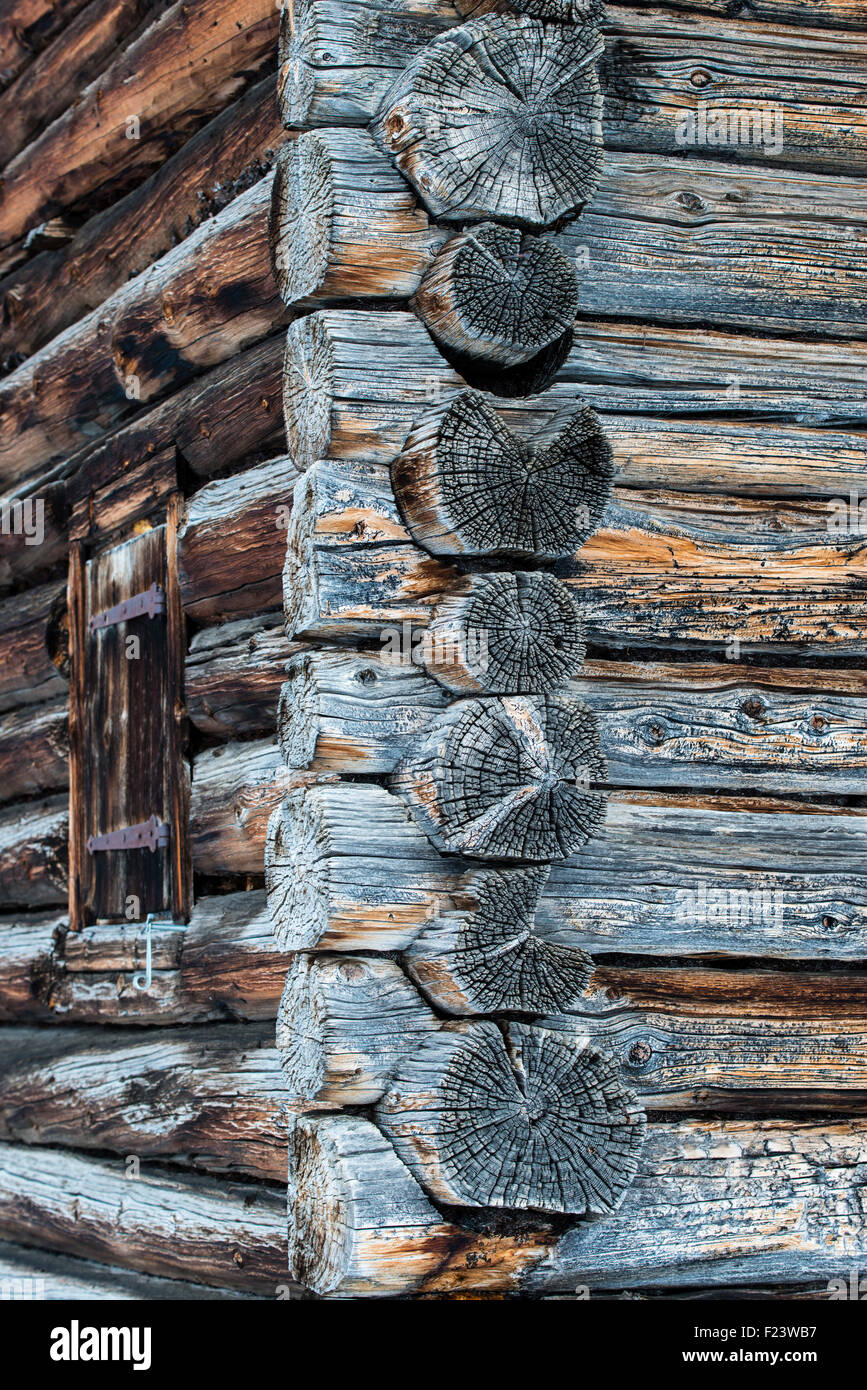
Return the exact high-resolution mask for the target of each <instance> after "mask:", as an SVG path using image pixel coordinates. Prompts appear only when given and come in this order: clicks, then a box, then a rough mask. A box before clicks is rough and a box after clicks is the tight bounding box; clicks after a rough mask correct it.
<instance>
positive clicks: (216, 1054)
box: [0, 1023, 286, 1182]
mask: <svg viewBox="0 0 867 1390" xmlns="http://www.w3.org/2000/svg"><path fill="white" fill-rule="evenodd" d="M95 1034H96V1035H95ZM0 1057H2V1064H3V1076H4V1088H3V1097H2V1101H0V1138H2V1140H4V1141H6V1142H13V1143H24V1144H34V1143H38V1144H40V1145H41V1144H53V1145H57V1146H58V1147H61V1146H62V1147H67V1148H69V1147H72V1148H76V1149H82V1148H84V1149H103V1150H107V1151H110V1152H113V1153H117V1154H124V1155H135V1156H136V1157H138V1158H140V1159H146V1158H160V1157H171V1158H173V1159H175V1160H177V1161H181V1162H187V1163H189V1164H191V1165H192V1166H194V1167H197V1168H203V1169H211V1170H215V1171H219V1172H224V1171H228V1172H236V1173H246V1174H249V1175H251V1176H253V1177H258V1178H267V1179H270V1180H272V1181H274V1182H283V1181H285V1177H286V1133H285V1124H284V1121H283V1102H284V1098H285V1090H284V1081H283V1078H282V1076H281V1072H280V1066H279V1063H278V1059H277V1053H276V1050H275V1048H274V1036H273V1027H272V1025H271V1024H270V1023H268V1024H262V1025H258V1026H256V1025H252V1026H250V1027H248V1028H243V1029H242V1028H239V1027H238V1026H237V1025H236V1024H224V1025H220V1026H217V1027H210V1028H193V1029H186V1028H183V1029H159V1030H158V1031H154V1030H150V1031H149V1032H148V1033H147V1034H146V1035H145V1036H144V1038H143V1039H142V1038H141V1034H137V1033H136V1031H135V1030H132V1031H131V1030H129V1029H123V1030H115V1029H111V1028H100V1029H99V1030H94V1029H90V1028H64V1029H56V1028H55V1029H46V1028H40V1029H36V1028H4V1029H3V1030H2V1032H0Z"/></svg>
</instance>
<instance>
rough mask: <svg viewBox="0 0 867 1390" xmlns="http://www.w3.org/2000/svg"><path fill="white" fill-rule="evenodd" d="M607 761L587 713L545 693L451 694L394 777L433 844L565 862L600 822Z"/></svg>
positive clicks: (477, 853) (491, 855) (487, 855)
mask: <svg viewBox="0 0 867 1390" xmlns="http://www.w3.org/2000/svg"><path fill="white" fill-rule="evenodd" d="M605 775H606V764H605V758H604V756H603V754H602V752H601V749H600V745H599V734H598V730H597V726H596V720H595V718H594V716H593V714H592V713H591V712H590V710H589V709H587V708H586V706H585V705H583V704H582V703H581V701H580V700H576V699H574V698H571V697H568V696H560V695H549V696H546V697H544V698H541V697H536V698H534V697H530V696H514V697H497V698H493V697H491V698H487V699H475V700H458V701H455V703H454V704H453V705H451V706H450V707H449V708H448V709H447V710H446V711H445V713H444V714H443V715H441V716H440V717H439V718H438V719H435V720H434V721H433V723H432V725H431V727H430V729H429V730H428V732H427V734H426V737H425V739H424V741H423V742H422V746H421V748H420V749H419V753H418V755H417V756H414V757H412V758H407V759H406V760H405V761H404V762H403V763H401V764H400V765H399V767H398V768H397V770H396V772H395V773H394V774H393V777H392V785H393V787H394V790H395V791H397V792H398V793H400V795H402V796H403V797H404V798H405V799H406V801H407V803H408V805H409V807H410V809H411V810H412V811H413V812H414V814H415V816H416V818H417V819H418V821H419V823H420V824H421V825H422V826H423V828H424V830H425V832H426V833H427V835H428V836H429V838H430V839H431V840H432V842H433V843H434V844H435V845H436V847H437V848H438V849H441V850H446V851H448V852H451V853H457V854H468V855H471V856H473V857H475V858H479V859H525V860H531V861H547V860H552V859H564V858H566V857H568V856H569V855H570V854H573V853H574V852H575V850H577V849H579V848H580V847H581V845H584V844H586V843H587V841H588V840H589V839H590V837H591V835H593V834H594V833H595V832H596V831H597V830H598V828H599V826H600V825H601V823H602V820H603V817H604V814H605V798H604V795H603V794H602V793H601V792H600V791H597V790H592V789H591V786H590V784H591V783H592V782H599V781H603V780H604V778H605Z"/></svg>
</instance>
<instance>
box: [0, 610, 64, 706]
mask: <svg viewBox="0 0 867 1390" xmlns="http://www.w3.org/2000/svg"><path fill="white" fill-rule="evenodd" d="M65 607H66V602H65V594H64V592H63V590H62V588H60V587H59V586H58V585H57V584H56V583H53V584H45V585H41V586H40V587H39V588H38V589H30V590H28V591H27V593H24V594H14V595H13V596H12V597H10V598H7V599H4V600H3V602H2V603H0V638H2V642H3V662H2V665H0V709H4V710H5V709H13V708H14V707H15V706H16V705H24V704H28V705H29V704H34V703H36V702H38V701H42V700H53V699H59V698H65V697H66V694H67V691H68V688H69V687H68V683H67V681H66V679H64V677H63V676H62V674H61V668H62V666H63V657H64V656H65V651H64V650H63V638H64V636H65V634H64V633H63V631H62V623H63V619H64V617H65Z"/></svg>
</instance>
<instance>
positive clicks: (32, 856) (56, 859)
mask: <svg viewBox="0 0 867 1390" xmlns="http://www.w3.org/2000/svg"><path fill="white" fill-rule="evenodd" d="M67 803H68V797H66V796H54V797H50V798H48V799H47V800H45V801H28V802H25V803H23V805H19V806H12V807H5V808H3V810H0V903H2V904H3V906H4V907H5V908H6V909H7V910H8V908H9V907H18V906H22V907H28V908H30V907H41V906H43V905H44V904H55V903H62V902H64V901H65V900H66V893H67V884H68V874H69V860H68V854H67V831H68V816H67Z"/></svg>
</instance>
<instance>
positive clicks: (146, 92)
mask: <svg viewBox="0 0 867 1390" xmlns="http://www.w3.org/2000/svg"><path fill="white" fill-rule="evenodd" d="M276 33H277V14H276V11H275V9H274V6H273V4H270V3H268V0H241V3H239V4H238V5H235V6H233V9H232V13H231V15H230V14H229V13H228V12H227V11H224V12H221V13H218V14H216V15H215V14H214V10H213V7H212V5H211V4H210V3H209V0H191V3H189V4H183V5H181V4H175V5H172V6H171V8H170V9H168V10H166V11H165V12H164V13H163V14H162V15H160V16H159V17H158V18H157V19H156V20H155V21H154V23H153V24H151V25H150V26H149V27H148V28H147V29H145V31H144V32H143V33H142V34H141V35H140V36H139V37H138V39H137V40H136V41H135V43H133V44H131V45H130V47H129V48H128V49H126V50H125V51H124V52H121V53H120V54H119V55H118V56H117V57H116V58H115V59H114V61H113V62H112V63H111V65H110V66H109V67H108V68H107V69H106V71H105V72H104V73H102V74H101V76H100V77H99V78H98V79H97V80H96V81H95V82H93V83H91V85H90V86H89V87H88V88H87V89H86V90H85V91H84V92H83V93H82V95H81V100H80V101H77V102H76V103H75V104H74V105H73V106H71V107H69V108H68V109H67V110H66V111H65V112H64V114H63V115H62V116H61V117H60V118H59V120H57V121H55V122H53V124H52V125H50V126H49V127H48V129H47V130H45V131H44V132H43V133H42V134H41V135H40V136H39V137H38V138H37V139H36V140H34V141H33V142H32V143H31V144H30V145H28V146H27V148H26V149H24V150H22V151H21V152H20V154H18V155H17V156H16V157H15V158H14V159H13V160H12V161H11V163H10V164H8V165H7V166H6V169H5V170H4V189H3V204H2V208H0V246H6V245H8V244H9V243H10V242H12V241H14V240H16V238H18V237H20V236H21V235H22V234H23V233H25V232H27V231H28V230H29V228H31V227H32V226H34V225H35V224H36V223H37V222H39V221H41V220H44V218H45V217H46V216H48V215H51V213H53V212H55V211H56V210H58V209H59V208H69V207H75V206H77V205H79V204H81V203H82V202H83V201H84V200H85V199H87V198H89V197H91V196H92V195H93V194H94V193H96V192H97V191H99V192H100V194H101V195H102V196H103V197H105V196H106V195H107V194H108V193H109V191H110V192H112V193H115V194H116V193H118V192H125V191H126V189H128V188H129V187H130V186H131V184H133V183H134V182H137V181H138V180H140V179H141V178H142V176H143V175H146V174H148V173H149V172H150V171H151V170H152V169H154V168H155V167H156V166H157V165H159V164H160V163H161V161H162V160H163V159H164V158H165V157H166V155H167V154H171V153H174V150H175V149H177V145H178V143H179V141H180V140H182V138H183V136H184V135H185V134H187V133H189V132H191V131H193V130H194V129H195V127H196V125H197V124H199V123H200V122H201V121H202V120H203V118H205V117H207V116H208V115H210V114H212V113H213V112H215V111H217V110H219V109H220V108H221V107H222V106H223V105H224V104H225V103H226V101H227V100H230V99H231V97H232V96H233V95H236V94H238V93H239V92H241V91H243V89H244V87H245V86H246V84H247V82H248V81H249V79H250V77H251V76H253V75H255V74H256V73H257V72H258V71H261V69H262V68H263V67H264V66H265V65H266V64H267V62H268V60H269V58H270V55H271V53H272V51H273V43H274V39H275V37H276ZM132 116H135V117H137V118H138V120H139V123H140V126H139V138H138V139H131V138H130V137H129V136H128V135H127V126H128V122H129V120H130V117H132ZM35 163H38V165H39V167H40V169H41V170H42V176H41V178H40V179H39V181H38V184H37V183H36V182H35V181H34V180H33V179H32V178H31V176H30V175H31V170H32V168H33V166H34V164H35Z"/></svg>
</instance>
